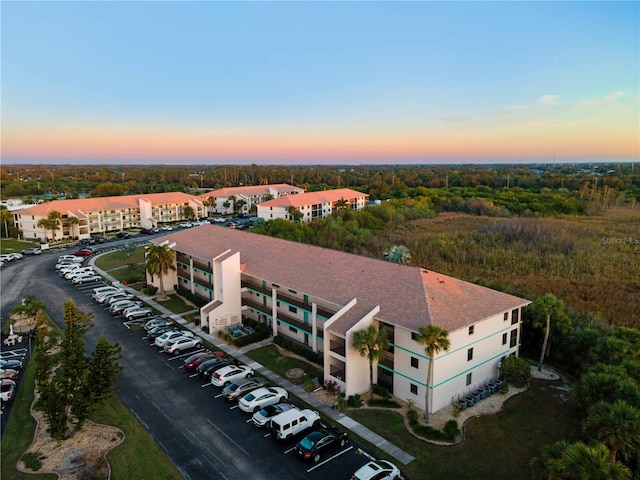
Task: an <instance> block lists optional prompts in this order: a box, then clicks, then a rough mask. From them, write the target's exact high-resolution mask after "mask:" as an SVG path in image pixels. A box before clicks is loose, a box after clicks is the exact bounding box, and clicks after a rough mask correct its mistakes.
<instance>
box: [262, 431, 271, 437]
mask: <svg viewBox="0 0 640 480" xmlns="http://www.w3.org/2000/svg"><path fill="white" fill-rule="evenodd" d="M270 436H271V432H269V433H265V434H264V435H263V437H264V438H267V437H270Z"/></svg>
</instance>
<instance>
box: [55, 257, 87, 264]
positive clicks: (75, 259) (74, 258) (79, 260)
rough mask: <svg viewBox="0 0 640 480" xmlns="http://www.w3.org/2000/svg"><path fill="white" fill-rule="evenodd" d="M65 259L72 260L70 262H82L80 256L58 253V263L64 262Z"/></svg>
mask: <svg viewBox="0 0 640 480" xmlns="http://www.w3.org/2000/svg"><path fill="white" fill-rule="evenodd" d="M65 260H68V261H70V262H72V263H75V262H82V259H81V258H78V257H76V256H74V255H60V256H59V257H58V263H62V262H64V261H65Z"/></svg>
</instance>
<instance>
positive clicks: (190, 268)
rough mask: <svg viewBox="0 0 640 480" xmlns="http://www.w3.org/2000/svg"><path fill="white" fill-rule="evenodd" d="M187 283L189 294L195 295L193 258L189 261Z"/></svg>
mask: <svg viewBox="0 0 640 480" xmlns="http://www.w3.org/2000/svg"><path fill="white" fill-rule="evenodd" d="M189 282H190V285H191V293H192V294H194V295H195V292H194V288H193V258H190V259H189Z"/></svg>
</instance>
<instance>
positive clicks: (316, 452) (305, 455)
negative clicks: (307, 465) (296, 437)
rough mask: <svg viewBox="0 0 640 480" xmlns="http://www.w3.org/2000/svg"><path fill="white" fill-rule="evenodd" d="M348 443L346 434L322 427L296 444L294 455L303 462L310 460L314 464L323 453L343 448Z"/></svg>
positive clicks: (335, 429)
mask: <svg viewBox="0 0 640 480" xmlns="http://www.w3.org/2000/svg"><path fill="white" fill-rule="evenodd" d="M348 441H349V438H348V437H347V434H346V433H345V432H343V431H340V430H338V429H337V428H333V427H322V428H320V429H318V430H315V431H313V432H311V433H310V434H309V435H307V436H306V437H304V438H303V439H302V440H300V441H299V442H298V443H297V444H296V453H297V454H298V456H300V458H302V459H304V460H310V461H311V460H312V461H313V462H315V463H318V462H319V461H320V457H321V456H322V455H324V454H325V453H327V452H329V451H331V450H333V449H335V448H338V447H344V446H345V444H346V443H347V442H348Z"/></svg>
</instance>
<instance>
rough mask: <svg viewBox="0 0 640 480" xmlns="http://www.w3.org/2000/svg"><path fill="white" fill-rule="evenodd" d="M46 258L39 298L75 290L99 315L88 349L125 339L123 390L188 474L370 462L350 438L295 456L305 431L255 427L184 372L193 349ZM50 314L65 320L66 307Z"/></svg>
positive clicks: (308, 471)
mask: <svg viewBox="0 0 640 480" xmlns="http://www.w3.org/2000/svg"><path fill="white" fill-rule="evenodd" d="M47 264H48V265H47V268H46V271H47V274H46V275H42V277H41V279H40V281H43V282H50V283H51V288H50V289H47V290H46V292H43V296H42V297H41V299H42V300H43V301H44V302H45V303H46V304H47V305H49V306H50V308H52V309H54V308H58V309H60V307H61V303H62V301H61V299H66V298H69V297H72V298H73V299H74V301H75V302H76V304H78V305H79V306H82V307H81V308H82V309H83V310H88V311H91V312H92V313H93V314H94V318H93V323H94V328H93V329H91V330H90V332H89V333H88V335H87V343H88V346H89V348H92V347H93V345H94V344H95V341H96V340H97V338H98V336H99V335H100V333H104V334H105V336H106V337H107V339H108V340H109V341H111V342H114V341H118V342H120V344H121V346H122V354H123V358H122V360H121V363H122V365H123V366H124V371H123V375H122V379H121V381H120V384H119V397H120V399H121V400H122V401H123V403H124V404H125V405H126V406H127V407H128V408H129V409H130V411H131V412H132V413H133V415H134V416H136V417H137V418H138V420H139V421H140V422H141V424H142V425H143V426H144V427H145V428H146V429H147V431H148V432H149V433H150V434H151V436H152V437H153V438H154V439H155V440H156V442H157V443H158V444H159V445H160V446H161V447H162V448H163V449H164V450H165V451H166V452H167V454H168V456H169V457H170V458H171V460H172V461H173V463H174V464H175V465H176V467H177V468H178V469H179V470H180V472H181V473H182V474H183V476H184V477H185V478H189V479H205V478H207V479H209V478H226V479H235V478H243V477H248V476H250V477H252V478H282V479H288V478H310V479H313V478H318V479H319V478H350V476H351V474H353V472H355V471H356V470H357V469H358V468H359V467H361V466H362V465H364V464H365V463H367V462H368V461H369V458H368V457H367V456H366V455H365V454H363V453H361V452H362V447H361V445H359V444H358V443H357V442H355V441H354V440H353V439H351V438H350V439H349V441H348V442H347V443H346V445H344V447H338V448H336V449H334V450H332V451H331V452H329V453H327V454H326V455H323V456H322V458H321V459H320V461H319V462H318V463H313V462H311V463H307V462H305V461H303V460H302V459H300V458H298V456H297V454H296V452H295V451H294V447H295V444H296V442H297V441H298V440H299V439H300V438H301V437H297V438H296V439H295V440H294V441H290V442H285V443H283V442H280V441H278V440H276V439H275V438H273V436H272V434H271V433H270V432H269V431H266V430H262V429H258V428H257V427H255V426H254V424H253V422H252V421H251V415H250V414H247V413H244V412H242V411H241V410H240V409H239V408H238V407H237V404H236V403H230V402H229V401H227V400H226V399H225V398H223V397H222V396H221V391H222V389H221V388H219V387H216V386H213V385H212V384H211V383H210V382H203V381H202V380H200V378H199V377H198V376H197V375H195V376H194V375H192V374H189V373H188V372H186V371H185V369H184V367H183V359H184V358H186V357H187V356H189V355H191V354H192V353H193V352H194V351H196V350H193V351H189V352H184V353H183V352H181V353H180V354H179V355H169V354H167V353H164V352H162V351H160V350H159V348H158V347H156V346H155V345H152V344H150V342H149V340H148V339H146V338H144V336H145V332H144V330H143V329H140V327H139V326H138V327H136V324H140V323H142V322H143V321H144V319H138V320H135V321H132V322H126V323H125V322H124V321H123V319H122V317H114V316H113V315H111V314H110V313H109V312H108V311H107V310H106V307H105V306H102V305H101V304H98V303H97V302H95V301H93V299H92V298H91V292H92V291H93V289H94V288H96V286H97V285H98V282H92V283H86V284H80V285H73V284H71V283H70V282H69V281H66V280H64V279H62V278H61V277H59V276H58V275H57V274H56V273H54V272H55V269H54V268H53V266H54V264H55V258H54V257H49V259H48V260H47ZM43 297H44V298H43ZM51 315H52V317H53V318H54V320H55V321H56V322H57V323H58V324H61V323H62V311H61V310H58V311H53V312H51ZM294 401H295V400H294ZM325 420H326V419H325Z"/></svg>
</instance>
